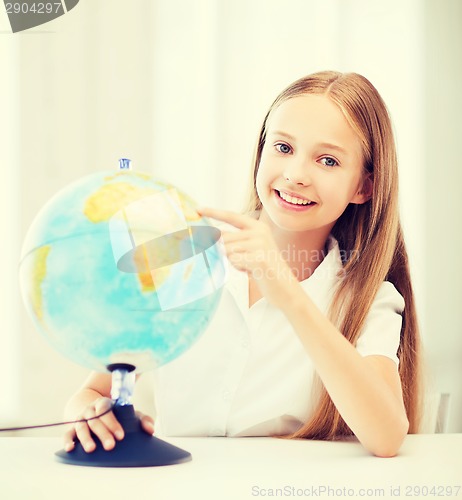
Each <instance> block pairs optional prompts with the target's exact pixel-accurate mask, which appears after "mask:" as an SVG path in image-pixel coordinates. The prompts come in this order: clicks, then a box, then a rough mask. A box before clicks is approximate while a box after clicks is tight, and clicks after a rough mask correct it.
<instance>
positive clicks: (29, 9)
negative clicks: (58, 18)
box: [5, 2, 63, 14]
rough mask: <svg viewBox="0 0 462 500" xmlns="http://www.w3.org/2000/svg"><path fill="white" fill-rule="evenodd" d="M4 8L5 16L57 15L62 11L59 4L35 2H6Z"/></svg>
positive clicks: (61, 6)
mask: <svg viewBox="0 0 462 500" xmlns="http://www.w3.org/2000/svg"><path fill="white" fill-rule="evenodd" d="M5 7H6V13H7V14H29V13H32V14H51V13H55V14H57V13H58V12H59V11H60V9H63V5H62V3H61V2H37V3H31V4H28V3H21V2H7V3H5Z"/></svg>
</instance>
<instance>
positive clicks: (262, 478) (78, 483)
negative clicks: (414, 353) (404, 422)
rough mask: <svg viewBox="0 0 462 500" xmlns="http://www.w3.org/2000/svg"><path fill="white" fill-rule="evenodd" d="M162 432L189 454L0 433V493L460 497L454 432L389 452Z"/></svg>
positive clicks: (237, 499) (459, 441) (418, 438)
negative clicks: (142, 455)
mask: <svg viewBox="0 0 462 500" xmlns="http://www.w3.org/2000/svg"><path fill="white" fill-rule="evenodd" d="M167 440H168V441H169V442H171V443H172V444H174V445H176V446H180V447H182V448H184V449H186V450H188V451H189V452H191V454H192V456H193V460H192V461H191V462H188V463H184V464H179V465H172V466H166V467H148V468H96V467H79V466H71V465H66V464H62V463H59V462H57V461H56V460H55V458H54V452H55V451H56V450H58V449H60V448H61V440H60V439H59V438H42V437H41V438H33V437H32V438H22V437H5V438H1V437H0V499H1V500H16V499H21V500H29V499H30V500H41V499H46V500H54V499H63V500H68V499H71V500H73V499H82V500H83V499H90V500H92V499H100V498H101V499H105V498H108V499H121V498H124V499H125V498H134V499H142V500H144V499H153V500H154V499H156V500H171V499H175V500H182V499H190V498H191V499H198V500H199V499H201V500H209V499H210V500H211V499H213V500H222V499H233V500H241V499H242V500H245V499H252V498H262V497H265V498H266V497H270V498H274V497H279V498H281V497H283V498H305V499H306V498H313V497H314V498H345V497H347V498H377V497H379V498H424V497H425V498H427V499H428V498H430V499H434V498H446V499H447V498H459V499H462V434H427V435H411V436H408V437H407V438H406V440H405V442H404V444H403V446H402V448H401V451H400V453H399V455H398V456H397V457H394V458H378V457H374V456H372V455H370V454H369V453H367V452H366V451H365V450H364V449H363V447H362V446H361V445H360V444H359V443H357V442H335V443H333V442H322V441H302V440H300V441H288V440H282V439H272V438H169V439H167ZM457 487H460V488H457ZM418 488H420V489H418ZM425 488H427V489H425ZM432 488H433V489H432ZM432 492H433V493H432Z"/></svg>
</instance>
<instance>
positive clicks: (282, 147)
mask: <svg viewBox="0 0 462 500" xmlns="http://www.w3.org/2000/svg"><path fill="white" fill-rule="evenodd" d="M274 147H275V148H276V150H277V151H279V153H282V154H283V155H287V154H289V153H290V152H291V151H292V148H291V147H290V146H289V145H288V144H285V143H284V142H278V143H276V144H275V145H274Z"/></svg>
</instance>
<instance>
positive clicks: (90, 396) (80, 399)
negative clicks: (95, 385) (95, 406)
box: [64, 388, 103, 420]
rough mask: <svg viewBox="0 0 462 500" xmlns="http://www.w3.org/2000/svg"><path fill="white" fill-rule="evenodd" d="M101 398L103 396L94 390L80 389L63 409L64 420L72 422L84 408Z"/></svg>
mask: <svg viewBox="0 0 462 500" xmlns="http://www.w3.org/2000/svg"><path fill="white" fill-rule="evenodd" d="M101 397H103V394H100V393H99V392H98V391H96V390H95V389H90V388H83V389H80V390H79V391H78V392H76V393H75V394H74V395H73V396H72V397H71V399H69V401H68V402H67V404H66V407H65V408H64V418H65V419H66V420H74V419H75V418H76V417H77V415H80V414H81V413H82V412H83V411H84V410H85V408H87V407H88V406H89V405H90V404H91V403H93V402H94V401H95V400H97V399H98V398H101Z"/></svg>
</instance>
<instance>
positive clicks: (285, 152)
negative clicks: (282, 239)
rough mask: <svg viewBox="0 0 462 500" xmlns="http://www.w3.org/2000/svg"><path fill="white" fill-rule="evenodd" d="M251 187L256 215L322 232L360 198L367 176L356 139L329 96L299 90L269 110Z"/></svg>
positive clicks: (365, 195) (367, 190) (366, 192)
mask: <svg viewBox="0 0 462 500" xmlns="http://www.w3.org/2000/svg"><path fill="white" fill-rule="evenodd" d="M256 188H257V193H258V196H259V198H260V201H261V203H262V205H263V209H262V214H261V217H260V218H261V219H263V220H265V221H267V222H269V223H272V224H274V225H276V226H277V227H279V228H280V229H285V230H290V231H310V230H316V229H321V228H322V231H323V232H325V233H326V236H327V234H328V233H329V232H330V230H331V229H332V227H333V226H334V224H335V222H336V221H337V219H338V218H339V217H340V216H341V215H342V213H343V212H344V210H345V208H346V207H347V206H348V204H349V203H364V202H366V201H367V200H368V199H369V198H370V195H371V192H372V181H371V179H370V178H369V177H366V176H365V175H364V169H363V155H362V148H361V141H360V139H359V137H358V135H357V134H356V133H355V131H354V130H353V129H352V127H351V126H350V124H349V123H348V121H347V120H346V118H345V116H344V115H343V113H342V112H341V110H340V109H339V108H338V107H337V105H336V104H334V103H333V102H332V101H331V100H330V99H329V98H328V97H326V96H324V95H317V94H304V95H302V96H297V97H293V98H290V99H288V100H286V101H284V102H283V103H281V104H280V105H279V106H278V107H277V108H276V109H274V110H273V111H272V112H271V113H270V116H269V117H268V120H267V124H266V140H265V145H264V147H263V150H262V155H261V160H260V165H259V168H258V172H257V178H256Z"/></svg>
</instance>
